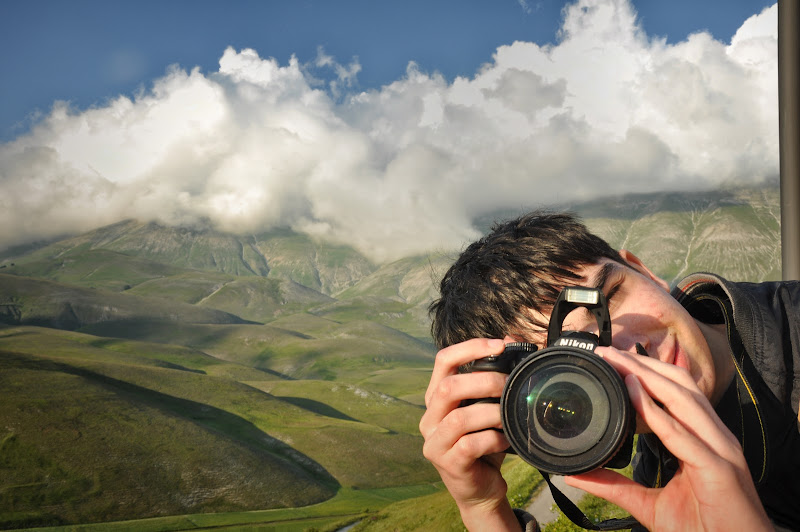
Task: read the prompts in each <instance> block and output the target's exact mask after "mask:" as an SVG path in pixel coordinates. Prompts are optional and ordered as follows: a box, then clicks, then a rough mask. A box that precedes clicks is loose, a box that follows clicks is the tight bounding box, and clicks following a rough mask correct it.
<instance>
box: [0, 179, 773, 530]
mask: <svg viewBox="0 0 800 532" xmlns="http://www.w3.org/2000/svg"><path fill="white" fill-rule="evenodd" d="M560 208H568V209H570V210H573V211H575V212H577V213H578V214H579V215H581V216H582V217H583V218H584V220H585V221H586V223H587V225H589V227H590V228H591V229H592V230H594V231H595V232H596V233H598V234H599V235H600V236H603V237H604V238H606V239H607V240H608V241H609V242H610V243H611V244H612V245H613V246H615V247H625V248H628V249H630V250H631V251H633V252H634V253H636V254H637V255H638V256H639V257H640V258H642V259H643V261H644V262H645V264H648V266H650V267H651V268H652V269H653V270H654V272H655V273H656V274H657V275H659V276H661V277H663V278H665V279H667V280H668V281H669V282H674V281H675V280H676V279H677V278H679V277H680V276H682V275H684V274H686V273H689V272H691V271H697V270H708V271H714V272H717V273H719V274H721V275H723V276H726V277H728V278H730V279H734V280H752V281H760V280H769V279H777V278H779V277H780V227H779V220H780V217H779V198H778V190H777V185H775V184H765V185H763V186H758V187H751V188H738V189H730V190H724V191H711V192H707V193H670V194H650V195H631V196H626V197H621V198H613V199H605V200H597V201H594V202H590V203H582V204H570V205H565V206H561V207H560ZM524 210H525V209H521V210H517V211H508V212H502V213H492V214H491V215H488V216H485V217H482V218H480V219H478V220H476V222H475V223H476V227H480V228H483V229H484V230H485V229H487V228H488V227H489V226H490V225H491V223H492V222H493V220H495V219H501V218H507V217H509V216H514V215H517V214H519V213H520V212H523V211H524ZM456 255H457V252H453V253H448V252H436V253H431V254H429V255H423V256H413V257H405V258H403V259H400V260H397V261H394V262H391V263H387V264H374V263H372V262H371V261H370V260H369V259H368V258H366V257H365V256H363V255H362V254H361V253H359V252H358V251H356V250H355V249H353V248H350V247H348V246H344V245H331V244H327V243H325V242H321V241H317V240H314V239H312V238H310V237H308V236H304V235H300V234H296V233H293V232H291V231H290V230H288V229H279V230H273V231H270V232H264V233H261V234H258V235H244V236H243V235H232V234H226V233H222V232H218V231H214V230H212V229H210V228H203V227H199V228H198V227H195V228H191V227H183V228H174V227H165V226H162V225H159V224H156V223H142V222H138V221H134V220H128V221H124V222H120V223H117V224H114V225H111V226H107V227H101V228H98V229H96V230H94V231H91V232H88V233H86V234H82V235H73V236H70V237H66V238H63V239H58V240H56V241H51V242H41V243H31V244H30V245H27V246H20V247H17V248H15V249H13V250H6V251H5V252H3V253H2V254H0V390H3V408H0V427H1V428H0V527H2V528H14V527H24V526H44V525H58V524H76V523H90V522H105V521H111V520H122V519H141V518H145V517H156V516H165V515H179V514H187V513H201V512H235V511H240V510H253V509H266V508H281V507H289V508H293V507H300V506H305V505H308V504H312V503H317V502H320V501H330V500H332V499H331V498H332V497H334V495H336V497H339V496H340V495H341V494H342V493H347V494H349V495H348V497H354V499H353V500H356V501H367V500H370V501H374V500H375V499H373V498H369V497H372V496H373V495H371V494H375V493H385V492H384V491H380V490H390V489H400V487H402V489H403V490H406V491H403V493H407V494H413V493H420V490H422V491H425V492H429V491H430V489H431V483H434V482H436V481H437V480H438V475H437V474H436V472H435V470H434V469H433V467H432V466H431V465H430V464H429V463H427V462H426V461H425V460H424V458H423V457H422V455H421V447H422V438H421V436H420V435H419V434H418V429H417V424H418V422H419V418H420V416H421V415H422V412H423V404H424V392H425V388H426V386H427V382H428V379H429V377H430V371H431V367H432V365H433V358H434V354H435V350H434V348H433V346H432V343H431V339H430V337H429V326H430V324H429V318H428V314H427V308H428V305H429V304H430V302H431V301H432V300H433V298H435V297H436V288H437V284H438V281H439V279H441V277H442V275H443V273H444V271H445V270H446V269H447V267H448V266H449V265H450V264H451V263H452V261H453V260H454V259H455V257H456ZM376 490H377V491H376ZM337 494H338V495H337ZM404 496H405V497H408V496H411V495H404ZM333 500H335V498H334V499H333ZM385 504H388V502H387V503H385ZM367 506H368V504H367V502H363V505H362V510H356V511H355V512H356V513H358V512H363V508H367ZM315 526H316V525H315Z"/></svg>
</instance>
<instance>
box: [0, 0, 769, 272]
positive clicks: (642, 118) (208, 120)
mask: <svg viewBox="0 0 800 532" xmlns="http://www.w3.org/2000/svg"><path fill="white" fill-rule="evenodd" d="M0 45H2V46H3V50H4V53H3V54H2V56H0V72H2V83H0V249H3V248H4V247H8V246H11V245H15V244H20V243H24V242H29V241H31V240H36V239H41V238H49V237H54V236H57V235H62V234H65V233H72V234H74V233H80V232H82V231H88V230H91V229H94V228H97V227H99V226H102V225H106V224H111V223H114V222H117V221H120V220H122V219H127V218H135V219H139V220H143V221H157V222H160V223H163V224H179V225H191V224H195V223H202V224H203V225H204V226H208V225H209V224H210V225H211V226H213V227H215V228H217V229H220V230H224V231H230V232H235V233H244V234H255V233H258V232H261V231H266V230H269V229H271V228H273V227H290V228H292V229H294V230H296V231H301V232H304V233H307V234H309V235H312V236H314V237H317V238H323V239H328V240H331V241H334V242H344V243H347V244H349V245H352V246H355V247H356V248H358V249H359V250H361V251H363V252H364V253H366V254H368V255H369V256H370V257H372V258H373V259H375V260H376V261H386V260H391V259H393V258H397V257H401V256H407V255H409V254H412V253H420V252H426V251H430V250H432V249H437V250H441V249H454V248H459V247H460V246H461V245H462V244H463V243H464V242H466V241H470V240H472V239H474V238H475V237H476V236H477V233H476V230H475V228H474V226H473V223H472V221H473V220H474V219H475V218H476V217H479V216H483V215H487V214H490V213H494V212H496V211H497V210H500V209H509V208H520V207H526V208H533V207H539V206H550V205H559V204H564V203H570V202H574V201H583V200H589V199H595V198H597V197H598V196H599V195H601V194H602V195H620V194H626V193H637V192H654V191H669V190H682V191H685V190H693V189H711V188H717V187H720V186H729V185H730V184H748V183H755V182H761V181H763V180H765V179H771V178H775V177H776V176H777V173H778V166H779V163H778V127H777V123H778V113H777V7H776V4H775V3H774V2H769V1H764V0H725V1H722V0H705V1H701V0H669V1H667V0H574V1H570V2H565V1H553V0H460V1H457V0H427V1H421V0H406V1H404V2H387V1H379V0H358V1H355V0H353V1H333V0H329V1H317V0H280V1H278V0H274V1H261V2H255V1H245V0H239V1H235V0H232V1H227V2H221V1H215V2H211V1H208V0H159V1H154V0H140V1H136V2H134V1H125V2H121V1H115V0H102V1H100V0H73V1H70V2H67V1H43V0H24V1H22V0H3V1H0ZM171 65H174V66H171Z"/></svg>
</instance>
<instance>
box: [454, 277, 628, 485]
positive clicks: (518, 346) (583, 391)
mask: <svg viewBox="0 0 800 532" xmlns="http://www.w3.org/2000/svg"><path fill="white" fill-rule="evenodd" d="M579 307H585V308H586V309H587V310H588V311H589V312H591V313H592V315H593V316H594V318H595V320H596V321H597V326H598V334H597V335H595V334H592V333H588V332H579V331H566V332H565V331H562V330H561V329H562V326H563V323H564V319H565V318H566V317H567V315H568V314H569V313H570V312H572V311H573V310H575V309H576V308H579ZM601 345H603V346H607V345H611V319H610V316H609V313H608V304H607V302H606V299H605V296H604V295H603V293H602V292H601V291H600V290H597V289H594V288H584V287H577V286H576V287H567V288H564V290H562V291H561V294H560V295H559V297H558V299H557V300H556V303H555V305H554V307H553V312H552V315H551V318H550V323H549V324H548V331H547V346H546V347H545V348H544V349H540V350H538V349H537V347H536V346H535V345H534V344H530V343H509V344H507V345H506V349H505V351H504V352H503V353H502V354H500V355H498V356H495V357H486V358H483V359H479V360H476V361H474V362H472V363H470V364H467V365H465V366H462V367H461V368H460V370H461V371H462V372H472V371H499V372H501V373H508V374H509V377H508V380H507V382H506V385H505V388H504V389H503V393H502V396H501V397H500V400H499V402H500V408H501V412H502V419H503V432H504V433H505V435H506V438H507V439H508V441H509V443H510V444H511V450H513V451H514V452H515V453H516V454H518V455H519V456H520V457H521V458H522V459H523V460H525V461H526V462H528V463H529V464H531V465H532V466H534V467H536V468H537V469H539V470H541V471H544V472H547V473H552V474H558V475H574V474H579V473H585V472H587V471H591V470H593V469H597V468H599V467H613V468H622V467H625V466H627V465H628V463H630V457H631V452H632V450H633V435H634V432H635V424H636V423H635V420H636V413H635V411H634V409H633V406H632V405H631V403H630V399H629V397H628V393H627V389H626V387H625V383H624V382H623V380H622V378H621V377H620V376H619V374H618V373H617V372H616V370H614V368H613V367H611V365H609V364H608V363H607V362H606V361H605V360H603V359H602V358H600V357H599V356H597V355H596V354H595V353H594V350H595V349H596V348H597V347H598V346H601ZM473 402H475V401H473ZM494 402H496V400H495V401H494Z"/></svg>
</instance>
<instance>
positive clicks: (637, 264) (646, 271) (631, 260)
mask: <svg viewBox="0 0 800 532" xmlns="http://www.w3.org/2000/svg"><path fill="white" fill-rule="evenodd" d="M619 255H620V257H622V258H623V260H624V261H625V262H627V263H628V266H630V267H631V268H633V269H634V270H636V271H637V272H639V273H641V274H642V275H644V276H645V277H647V278H649V279H650V280H652V281H653V282H654V283H656V284H657V285H658V286H660V287H661V288H663V289H664V290H666V291H667V292H669V284H667V282H666V281H665V280H664V279H662V278H661V277H658V276H657V275H656V274H654V273H653V272H652V271H650V268H648V267H647V266H645V265H644V263H643V262H642V260H641V259H640V258H639V257H637V256H636V255H634V254H633V253H631V252H630V251H628V250H627V249H621V250H619Z"/></svg>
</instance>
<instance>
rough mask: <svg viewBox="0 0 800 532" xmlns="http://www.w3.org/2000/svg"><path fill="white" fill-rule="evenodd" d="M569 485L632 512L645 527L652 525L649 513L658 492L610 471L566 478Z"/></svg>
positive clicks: (592, 472)
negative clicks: (648, 524)
mask: <svg viewBox="0 0 800 532" xmlns="http://www.w3.org/2000/svg"><path fill="white" fill-rule="evenodd" d="M564 482H566V483H567V484H568V485H570V486H572V487H574V488H578V489H582V490H584V491H586V492H588V493H591V494H592V495H596V496H597V497H601V498H603V499H605V500H607V501H608V502H610V503H612V504H616V505H617V506H619V507H620V508H623V509H625V510H626V511H628V512H630V514H631V515H632V516H633V517H635V518H636V520H637V521H639V522H640V523H642V524H643V525H645V526H646V525H647V523H652V515H651V514H649V513H648V511H649V509H652V507H653V501H652V499H653V497H655V496H656V493H657V492H656V491H654V490H652V489H651V488H646V487H644V486H642V485H641V484H638V483H636V482H634V481H633V480H631V479H629V478H627V477H625V476H623V475H621V474H619V473H617V472H616V471H612V470H610V469H602V468H601V469H595V470H594V471H590V472H588V473H583V474H582V475H573V476H568V477H564Z"/></svg>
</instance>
